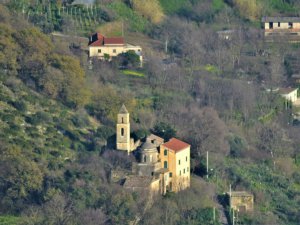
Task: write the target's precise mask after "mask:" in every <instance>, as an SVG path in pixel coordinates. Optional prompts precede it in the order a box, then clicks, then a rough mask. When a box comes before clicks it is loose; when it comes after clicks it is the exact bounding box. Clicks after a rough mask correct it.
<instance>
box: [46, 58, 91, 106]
mask: <svg viewBox="0 0 300 225" xmlns="http://www.w3.org/2000/svg"><path fill="white" fill-rule="evenodd" d="M51 64H52V66H53V67H54V68H56V69H59V70H60V71H61V72H62V73H63V77H62V76H61V73H60V72H57V73H55V75H56V77H55V78H54V79H53V80H52V79H50V80H49V79H46V81H48V83H49V82H50V84H48V83H47V82H46V83H45V84H44V87H46V88H47V89H46V90H47V91H48V92H50V93H51V92H52V93H53V94H55V90H52V89H51V88H54V87H55V85H56V83H55V82H56V81H58V82H60V81H62V83H61V84H60V85H61V89H60V90H59V96H60V97H61V98H62V99H63V100H64V101H65V102H66V103H67V104H69V105H70V106H73V107H80V106H84V105H85V104H87V103H88V102H89V97H90V93H89V90H88V89H87V88H86V86H85V80H84V76H85V75H84V71H83V69H82V68H81V66H80V63H79V61H78V60H77V59H75V58H73V57H70V56H61V55H57V54H54V55H53V56H52V58H51Z"/></svg>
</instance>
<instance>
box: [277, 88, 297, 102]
mask: <svg viewBox="0 0 300 225" xmlns="http://www.w3.org/2000/svg"><path fill="white" fill-rule="evenodd" d="M278 93H279V94H280V95H281V96H282V97H283V98H285V99H286V100H288V101H291V102H296V101H297V99H298V88H280V89H279V91H278Z"/></svg>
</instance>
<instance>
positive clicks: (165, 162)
mask: <svg viewBox="0 0 300 225" xmlns="http://www.w3.org/2000/svg"><path fill="white" fill-rule="evenodd" d="M164 168H165V169H168V162H167V161H164Z"/></svg>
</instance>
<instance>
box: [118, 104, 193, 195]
mask: <svg viewBox="0 0 300 225" xmlns="http://www.w3.org/2000/svg"><path fill="white" fill-rule="evenodd" d="M116 148H117V150H119V151H125V152H127V153H128V154H131V153H134V155H135V156H136V157H137V163H133V166H132V174H131V175H128V176H126V178H125V182H124V184H123V187H124V188H126V189H129V190H133V191H144V190H149V191H150V193H152V194H162V195H164V194H166V193H167V192H178V191H181V190H184V189H186V188H188V187H190V145H189V144H187V143H185V142H183V141H181V140H179V139H177V138H171V139H170V140H168V141H167V142H165V140H164V139H163V138H161V137H158V136H156V135H154V134H151V135H148V136H147V137H146V140H145V142H141V141H140V140H138V141H136V142H134V139H133V138H131V137H130V115H129V112H128V111H127V109H126V107H125V105H122V107H121V109H120V111H119V113H118V118H117V125H116Z"/></svg>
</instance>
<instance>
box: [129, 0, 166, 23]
mask: <svg viewBox="0 0 300 225" xmlns="http://www.w3.org/2000/svg"><path fill="white" fill-rule="evenodd" d="M130 2H131V5H132V7H133V9H134V10H135V11H137V13H139V14H140V15H142V16H144V17H146V18H147V19H149V20H150V21H151V22H152V23H154V24H158V23H160V22H161V21H162V20H163V18H164V13H163V11H162V8H161V6H160V3H159V1H158V0H152V1H147V0H131V1H130Z"/></svg>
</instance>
